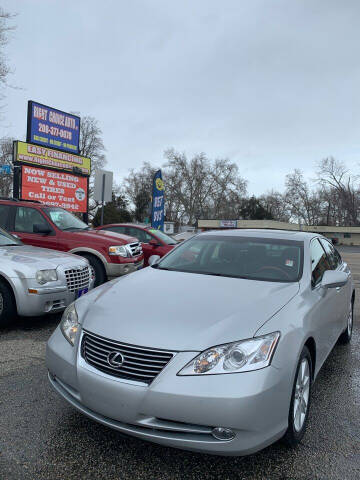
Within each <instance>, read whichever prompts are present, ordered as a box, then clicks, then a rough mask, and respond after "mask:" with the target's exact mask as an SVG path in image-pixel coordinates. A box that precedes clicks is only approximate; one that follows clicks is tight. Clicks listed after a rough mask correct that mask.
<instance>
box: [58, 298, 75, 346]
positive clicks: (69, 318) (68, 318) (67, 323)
mask: <svg viewBox="0 0 360 480" xmlns="http://www.w3.org/2000/svg"><path fill="white" fill-rule="evenodd" d="M60 328H61V331H62V333H63V334H64V337H65V338H66V340H67V341H68V342H69V343H71V345H74V343H75V337H76V334H77V331H78V330H79V328H80V324H79V322H78V315H77V312H76V308H75V303H71V304H70V305H69V306H68V307H67V308H66V309H65V311H64V313H63V316H62V319H61V323H60Z"/></svg>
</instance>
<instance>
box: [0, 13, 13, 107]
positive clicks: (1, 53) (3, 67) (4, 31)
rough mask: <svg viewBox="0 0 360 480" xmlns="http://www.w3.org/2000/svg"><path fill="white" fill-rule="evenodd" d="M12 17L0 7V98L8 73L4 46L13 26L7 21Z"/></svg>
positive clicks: (2, 96)
mask: <svg viewBox="0 0 360 480" xmlns="http://www.w3.org/2000/svg"><path fill="white" fill-rule="evenodd" d="M12 17H13V15H11V14H10V13H8V12H6V11H5V10H4V9H3V8H1V7H0V86H1V89H0V98H1V99H2V98H4V96H5V94H4V88H5V86H6V84H7V83H6V82H7V78H8V75H9V73H10V67H9V64H8V61H7V58H6V54H5V46H6V44H7V43H8V41H9V32H10V31H11V30H13V29H14V28H15V27H12V26H9V24H8V22H9V20H10V19H11V18H12Z"/></svg>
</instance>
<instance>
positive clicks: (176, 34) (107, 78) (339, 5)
mask: <svg viewBox="0 0 360 480" xmlns="http://www.w3.org/2000/svg"><path fill="white" fill-rule="evenodd" d="M0 5H1V6H3V7H4V8H5V9H6V10H7V11H9V12H14V13H17V14H18V16H17V18H16V19H15V20H14V22H13V23H14V24H16V25H17V29H16V31H15V32H14V33H13V34H12V39H11V42H10V44H9V45H8V47H7V52H8V55H9V60H10V64H11V66H12V68H13V70H14V73H13V75H12V76H11V78H10V82H11V83H12V84H13V85H16V86H17V87H21V89H17V90H14V89H8V90H7V98H6V106H5V110H4V119H3V120H2V122H1V124H0V136H2V135H11V136H14V137H16V138H19V139H24V136H25V131H26V109H27V100H29V99H31V100H35V101H38V102H41V103H44V104H47V105H50V106H54V107H56V108H59V109H61V110H65V111H78V112H80V113H81V114H82V115H92V116H94V117H96V118H97V119H98V120H99V122H100V126H101V128H102V130H103V136H104V143H105V146H106V149H107V158H108V166H107V167H108V169H111V170H113V171H114V173H115V178H116V180H117V181H119V180H120V179H121V177H123V176H125V175H126V174H127V172H128V169H129V168H138V167H140V165H141V164H142V162H143V161H149V162H151V163H153V164H156V165H161V163H162V162H163V152H164V150H165V149H166V148H169V147H174V148H175V149H176V150H180V151H185V152H186V153H187V154H188V155H189V156H191V155H192V154H194V153H198V152H201V151H203V152H206V153H207V154H208V156H209V157H210V158H216V157H228V158H229V159H230V160H232V161H234V162H236V163H237V164H238V165H239V168H240V172H241V174H242V175H243V176H244V177H245V178H246V179H248V181H249V185H248V190H249V192H250V193H255V194H260V193H263V192H264V191H267V190H269V189H272V188H275V189H280V190H282V189H283V186H284V177H285V175H286V173H288V172H289V171H291V170H292V169H293V168H295V167H297V168H301V169H303V171H304V172H305V174H306V175H307V176H309V177H311V176H313V174H312V172H313V171H314V169H315V165H316V162H318V161H319V160H321V159H322V158H323V157H325V156H329V155H333V156H335V157H336V158H338V159H340V160H343V161H344V162H345V163H346V164H347V165H348V166H349V167H350V168H352V169H354V170H355V169H356V171H359V170H360V167H359V166H358V165H359V151H360V113H359V112H360V96H359V91H360V59H359V57H360V28H359V25H360V1H358V0H326V1H325V0H324V1H323V0H316V1H315V0H234V1H230V0H217V1H212V0H191V1H187V0H181V1H178V2H176V1H174V0H172V1H171V0H163V1H160V0H130V1H129V0H101V1H100V0H76V1H74V0H0Z"/></svg>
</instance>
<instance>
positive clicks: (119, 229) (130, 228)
mask: <svg viewBox="0 0 360 480" xmlns="http://www.w3.org/2000/svg"><path fill="white" fill-rule="evenodd" d="M95 230H105V231H111V232H115V233H121V234H122V235H130V236H131V237H135V238H137V239H138V240H139V242H141V243H142V249H143V252H144V266H145V267H146V266H148V265H149V257H151V256H152V255H159V257H163V256H164V255H165V254H166V253H168V252H169V251H170V250H172V249H173V248H174V247H175V245H177V241H176V240H175V239H174V238H171V237H169V235H166V233H164V232H162V231H161V230H155V229H154V228H152V227H148V226H146V225H137V224H134V223H112V224H109V225H102V226H101V227H97V228H96V229H95Z"/></svg>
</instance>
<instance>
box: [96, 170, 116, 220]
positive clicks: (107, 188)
mask: <svg viewBox="0 0 360 480" xmlns="http://www.w3.org/2000/svg"><path fill="white" fill-rule="evenodd" d="M112 187H113V172H109V171H106V170H97V171H96V172H95V185H94V200H96V201H97V202H101V220H100V222H101V225H103V224H104V206H105V203H108V202H111V200H112Z"/></svg>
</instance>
